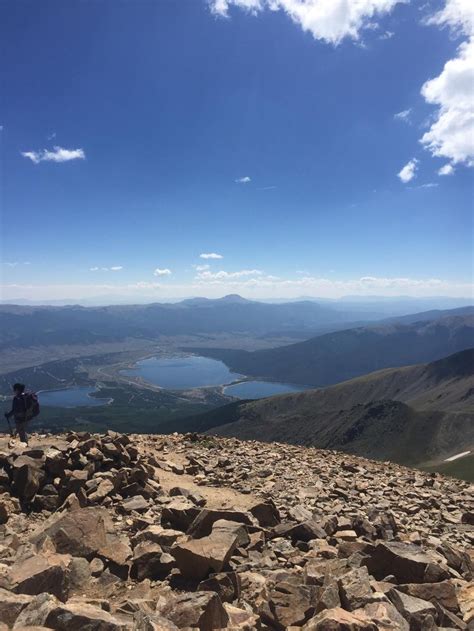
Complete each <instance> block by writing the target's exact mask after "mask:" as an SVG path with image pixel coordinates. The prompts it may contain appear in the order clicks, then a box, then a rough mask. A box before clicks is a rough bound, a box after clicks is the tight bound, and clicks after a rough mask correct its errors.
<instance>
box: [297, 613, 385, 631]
mask: <svg viewBox="0 0 474 631" xmlns="http://www.w3.org/2000/svg"><path fill="white" fill-rule="evenodd" d="M303 631H379V630H378V628H377V625H376V624H375V622H372V620H370V618H368V617H367V616H366V615H365V614H364V613H359V614H355V613H351V612H349V611H346V610H345V609H341V608H340V607H335V608H334V609H326V610H325V611H322V612H321V613H319V614H318V615H317V616H315V617H314V618H312V619H311V620H310V621H309V622H308V623H307V624H305V625H304V626H303Z"/></svg>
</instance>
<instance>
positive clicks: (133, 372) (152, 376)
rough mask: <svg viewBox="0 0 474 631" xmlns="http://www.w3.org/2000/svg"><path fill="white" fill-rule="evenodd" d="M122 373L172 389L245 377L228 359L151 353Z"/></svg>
mask: <svg viewBox="0 0 474 631" xmlns="http://www.w3.org/2000/svg"><path fill="white" fill-rule="evenodd" d="M120 374H121V375H125V376H127V377H141V378H142V379H143V380H144V381H147V382H148V383H152V384H154V385H156V386H161V387H162V388H167V389H169V390H189V389H190V388H202V387H205V386H221V385H223V384H226V383H232V382H233V381H236V380H237V379H241V378H242V375H239V374H237V373H235V372H231V371H230V370H229V368H227V366H226V365H225V364H224V362H221V361H218V360H216V359H210V358H209V357H199V356H194V355H193V356H189V357H171V358H163V357H149V358H148V359H142V360H141V361H139V362H137V364H136V366H135V367H134V368H130V369H127V370H121V371H120Z"/></svg>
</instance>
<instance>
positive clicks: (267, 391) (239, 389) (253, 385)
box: [224, 381, 307, 399]
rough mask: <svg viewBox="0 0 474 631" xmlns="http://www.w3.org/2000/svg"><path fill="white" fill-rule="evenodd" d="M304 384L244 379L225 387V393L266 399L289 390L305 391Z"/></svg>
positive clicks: (240, 397)
mask: <svg viewBox="0 0 474 631" xmlns="http://www.w3.org/2000/svg"><path fill="white" fill-rule="evenodd" d="M303 390H307V388H304V387H303V386H293V385H291V384H289V383H273V382H270V381H243V382H242V383H236V384H234V385H231V386H227V387H226V388H224V393H225V394H228V395H230V396H232V397H238V398H239V399H264V398H265V397H271V396H273V395H275V394H287V393H289V392H303Z"/></svg>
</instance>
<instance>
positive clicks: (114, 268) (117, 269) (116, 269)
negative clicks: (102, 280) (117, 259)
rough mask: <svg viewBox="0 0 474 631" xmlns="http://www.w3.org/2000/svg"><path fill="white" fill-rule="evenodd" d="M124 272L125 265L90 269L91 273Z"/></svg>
mask: <svg viewBox="0 0 474 631" xmlns="http://www.w3.org/2000/svg"><path fill="white" fill-rule="evenodd" d="M121 270H123V265H113V266H112V267H97V266H94V267H89V272H99V271H101V272H120V271H121Z"/></svg>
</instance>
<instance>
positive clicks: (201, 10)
mask: <svg viewBox="0 0 474 631" xmlns="http://www.w3.org/2000/svg"><path fill="white" fill-rule="evenodd" d="M344 6H345V3H344V0H307V2H302V0H272V2H270V0H212V1H211V2H208V1H206V0H131V1H129V2H121V3H117V2H116V1H115V0H101V1H99V0H91V1H90V2H79V1H76V0H74V1H73V0H68V1H67V2H64V0H47V1H45V2H37V1H36V0H34V1H33V0H31V1H30V0H25V1H23V2H21V3H18V2H16V1H13V0H7V1H5V2H3V3H2V4H1V7H0V14H1V15H0V24H1V26H0V29H1V37H2V41H3V44H4V46H3V49H4V55H3V59H2V62H1V68H0V83H1V85H2V86H3V95H2V99H1V103H0V125H1V126H2V130H1V131H0V144H1V147H0V151H1V178H2V179H1V199H0V201H1V206H2V224H3V226H2V227H3V238H2V250H3V253H2V259H3V262H2V285H3V289H2V294H3V297H4V298H5V299H15V298H22V299H25V298H26V299H34V300H42V299H44V300H50V299H63V298H73V299H80V298H91V297H94V296H106V295H110V296H115V297H118V296H120V297H122V298H130V300H144V299H145V300H148V299H150V300H166V299H167V298H175V297H180V296H183V297H184V296H191V295H205V296H221V295H224V294H226V293H230V292H238V293H241V294H242V295H245V296H247V297H254V298H258V297H264V298H271V297H289V298H291V297H297V296H301V295H313V296H326V297H337V296H341V295H345V294H361V295H365V294H380V295H400V294H403V295H413V296H415V295H416V296H428V295H451V296H468V295H470V294H472V246H473V224H472V211H473V204H472V199H473V177H472V176H473V170H472V167H473V165H474V114H473V112H472V101H473V78H474V63H473V60H474V52H473V51H474V40H473V29H474V26H473V25H474V16H473V11H474V9H473V8H472V5H471V2H470V1H467V0H447V2H445V1H444V0H443V1H440V2H414V1H413V0H412V1H411V2H408V1H407V2H403V3H402V2H397V1H396V0H360V2H359V3H357V6H356V3H352V4H349V7H351V8H350V10H348V9H347V5H346V9H345V10H344ZM341 7H342V9H341ZM440 170H441V174H440ZM206 254H207V255H209V254H212V255H215V256H213V257H203V256H202V255H206Z"/></svg>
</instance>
